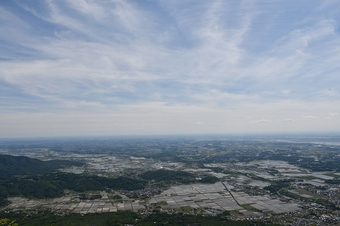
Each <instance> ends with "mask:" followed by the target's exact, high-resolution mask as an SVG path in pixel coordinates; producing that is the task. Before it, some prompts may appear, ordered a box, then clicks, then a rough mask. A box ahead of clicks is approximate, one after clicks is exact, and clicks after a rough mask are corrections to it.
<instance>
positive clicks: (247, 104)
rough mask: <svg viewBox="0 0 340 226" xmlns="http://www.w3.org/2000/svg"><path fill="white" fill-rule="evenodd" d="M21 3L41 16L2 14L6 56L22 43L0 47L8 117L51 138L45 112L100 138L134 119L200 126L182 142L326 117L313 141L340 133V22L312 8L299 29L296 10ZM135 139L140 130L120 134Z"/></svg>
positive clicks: (168, 126) (83, 1)
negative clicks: (132, 135)
mask: <svg viewBox="0 0 340 226" xmlns="http://www.w3.org/2000/svg"><path fill="white" fill-rule="evenodd" d="M15 2H16V3H17V4H19V6H20V7H21V9H25V10H26V13H30V14H31V15H30V16H31V17H32V18H31V20H27V19H26V18H25V14H19V15H17V14H15V13H12V12H11V8H5V7H1V6H0V12H1V13H0V17H1V18H2V19H3V21H5V22H4V23H1V24H0V28H1V29H2V31H5V32H2V33H1V35H0V38H1V40H0V41H1V42H4V43H5V42H6V43H5V44H3V45H1V46H6V45H7V42H8V41H11V43H12V44H11V45H12V46H11V47H10V48H9V49H8V50H7V49H6V52H5V51H4V50H5V48H4V47H1V46H0V48H3V51H2V52H3V53H4V54H3V59H6V60H1V61H0V86H2V87H5V88H6V93H5V96H2V97H0V101H1V110H0V112H1V113H2V114H3V115H2V116H4V117H5V118H6V117H7V119H8V120H10V119H12V120H17V119H18V118H20V117H21V116H24V115H25V112H26V113H27V117H28V118H30V117H31V118H30V120H33V121H37V124H36V126H37V127H39V126H40V127H41V128H43V127H44V126H43V124H39V117H40V116H41V115H40V114H42V115H43V114H45V116H44V117H52V118H53V120H54V121H53V122H56V121H58V120H59V118H60V119H61V120H62V121H63V122H65V125H62V126H61V127H63V126H64V127H65V128H70V127H72V126H70V127H69V126H67V125H66V122H69V118H70V119H74V118H76V116H75V115H79V117H84V120H85V119H88V120H89V121H90V122H92V123H95V122H98V126H94V127H93V126H92V127H93V128H96V130H97V131H98V133H99V131H100V128H101V126H103V127H105V126H104V124H105V123H104V119H105V120H107V121H110V122H112V124H115V125H117V126H120V127H124V125H123V124H122V123H121V122H126V121H128V119H129V120H131V121H132V122H134V123H135V124H134V125H135V127H138V131H148V129H150V131H151V130H152V131H154V132H155V133H159V132H160V131H162V128H164V129H165V131H168V132H176V131H177V130H176V128H175V126H176V125H177V126H178V124H181V125H189V126H187V127H186V126H181V127H180V129H178V131H177V132H179V133H180V131H181V130H183V131H187V132H188V133H189V132H195V131H196V130H197V128H198V126H197V125H200V126H199V128H200V130H199V131H198V132H205V131H206V132H212V133H213V132H214V131H217V132H228V129H229V130H230V131H236V132H242V131H280V130H287V129H290V130H292V131H294V130H298V131H302V130H305V129H306V125H305V124H306V123H305V122H306V120H301V115H302V116H303V118H305V119H318V120H309V125H308V126H310V128H309V127H308V126H307V127H308V128H307V129H308V130H307V129H306V130H307V131H309V130H310V129H314V130H323V131H324V130H327V129H329V130H335V129H336V128H340V127H336V126H337V125H339V124H338V123H339V122H338V121H339V117H336V116H337V113H331V114H329V115H328V118H331V119H333V120H332V122H333V124H327V123H328V122H326V120H325V117H326V115H327V113H325V112H339V111H340V109H339V106H340V103H339V101H338V100H339V98H340V93H339V92H337V90H339V89H340V85H339V84H340V81H339V76H338V71H339V69H340V66H339V64H338V62H340V52H339V49H340V47H339V46H340V41H339V40H340V39H339V34H338V32H337V25H338V23H339V21H338V19H337V17H332V16H320V15H328V14H327V13H326V12H328V11H327V10H328V7H324V8H323V9H320V8H318V7H319V6H320V4H315V5H313V4H312V5H311V6H310V7H311V8H317V9H318V10H319V11H317V10H316V12H314V11H313V12H314V13H316V14H315V15H313V16H309V15H296V19H295V17H291V15H289V13H290V12H288V11H285V7H283V6H284V5H285V4H290V3H285V2H275V3H270V4H262V3H261V4H259V3H256V2H254V1H231V2H230V1H229V2H228V1H155V2H149V4H152V7H153V8H149V6H148V5H147V4H145V3H143V2H137V1H118V0H117V1H90V0H80V1H71V0H63V1H44V2H42V3H41V4H40V3H39V4H40V5H39V7H37V5H35V4H33V3H32V4H28V3H27V2H25V1H15ZM299 7H300V6H299ZM155 9H156V10H155ZM269 12H270V13H269ZM311 12H312V11H311ZM280 16H283V21H285V20H292V21H293V22H294V23H282V22H281V21H282V20H278V18H281V17H280ZM263 18H272V19H271V20H264V19H263ZM275 18H276V19H277V20H275ZM281 19H282V18H281ZM36 28H39V29H36ZM39 32H41V33H39ZM257 45H258V46H257ZM0 50H1V49H0ZM9 53H10V54H9ZM16 56H19V57H16ZM0 88H1V87H0ZM84 112H86V113H84ZM5 113H6V114H13V118H11V117H10V115H6V114H5ZM57 113H58V114H60V116H58V115H57ZM101 114H102V118H103V119H96V117H99V118H101V116H100V115H101ZM314 115H315V116H314ZM250 116H251V117H252V118H251V119H249V120H244V119H245V118H248V117H250ZM298 116H299V117H300V118H299V117H298ZM316 116H317V117H316ZM68 117H69V118H68ZM124 117H125V118H126V119H124ZM138 118H140V119H141V121H140V123H139V122H138V120H137V119H138ZM153 119H154V121H153ZM282 119H283V120H282ZM25 120H26V118H25V117H23V119H22V120H19V121H21V122H22V124H23V125H25V122H24V121H25ZM251 120H253V121H251ZM76 121H77V122H78V123H82V120H81V119H79V120H76ZM176 121H178V122H179V123H176ZM221 121H223V123H221ZM292 121H294V123H291V124H290V126H291V128H286V127H284V126H283V123H275V122H292ZM300 121H304V123H305V124H303V122H300ZM328 121H329V120H328ZM2 122H4V121H2ZM203 122H204V123H203ZM200 123H201V124H200ZM322 123H324V124H322ZM10 124H11V123H7V125H10ZM26 124H27V128H28V127H29V125H30V122H26ZM52 124H53V123H52ZM11 125H12V126H13V128H17V126H19V124H18V125H15V123H12V124H11ZM70 125H74V123H70ZM87 125H90V124H87ZM147 125H150V126H149V127H148V126H147ZM194 125H196V126H194ZM274 125H275V126H277V127H275V126H274ZM280 125H281V127H280ZM55 126H56V125H55ZM191 126H192V127H191ZM56 127H58V126H56ZM11 128H12V127H11V126H8V127H7V129H11ZM140 128H143V129H140ZM56 130H58V128H57V129H56ZM130 130H131V131H137V130H136V128H134V126H133V124H132V123H131V125H130V124H127V126H126V128H124V129H122V130H121V132H122V133H128V131H130ZM4 131H5V130H4ZM13 131H15V129H13ZM103 131H104V130H103ZM105 131H106V132H108V131H109V129H106V130H105ZM13 133H14V132H13ZM74 133H76V131H74ZM103 133H104V132H103ZM150 133H151V132H150ZM3 134H5V132H3Z"/></svg>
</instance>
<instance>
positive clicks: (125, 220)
mask: <svg viewBox="0 0 340 226" xmlns="http://www.w3.org/2000/svg"><path fill="white" fill-rule="evenodd" d="M3 215H5V216H1V215H0V217H8V215H10V217H11V218H12V219H13V218H14V219H17V222H18V223H19V225H20V226H36V225H55V226H62V225H68V226H76V225H83V226H102V225H103V226H104V225H136V226H137V225H138V226H149V225H192V226H194V225H195V226H196V225H197V226H198V225H202V226H203V225H204V226H210V225H214V226H215V225H219V226H224V225H226V226H248V225H249V226H250V225H259V226H261V225H268V226H270V225H277V224H267V223H264V222H259V221H231V220H227V219H226V218H225V216H224V215H217V216H201V215H196V216H193V215H184V214H172V215H168V214H164V213H154V214H151V215H148V216H146V217H144V216H142V215H139V214H137V213H134V212H128V211H122V212H117V213H101V214H86V215H80V214H69V215H65V216H57V215H55V214H53V213H50V212H43V213H40V214H35V215H26V214H23V213H18V214H3ZM13 226H14V225H13Z"/></svg>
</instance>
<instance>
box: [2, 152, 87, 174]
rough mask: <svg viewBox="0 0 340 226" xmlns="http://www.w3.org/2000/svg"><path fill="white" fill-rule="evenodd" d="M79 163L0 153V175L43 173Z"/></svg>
mask: <svg viewBox="0 0 340 226" xmlns="http://www.w3.org/2000/svg"><path fill="white" fill-rule="evenodd" d="M79 164H80V163H77V162H71V161H65V160H52V161H41V160H38V159H32V158H29V157H25V156H11V155H0V176H2V177H6V176H14V175H32V174H43V173H48V172H53V171H55V170H57V169H59V168H61V167H63V166H69V165H79Z"/></svg>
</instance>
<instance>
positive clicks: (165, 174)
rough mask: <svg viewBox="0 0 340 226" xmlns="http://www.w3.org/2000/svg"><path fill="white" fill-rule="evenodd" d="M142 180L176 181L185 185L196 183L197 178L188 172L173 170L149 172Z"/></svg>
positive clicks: (142, 176) (144, 174) (143, 175)
mask: <svg viewBox="0 0 340 226" xmlns="http://www.w3.org/2000/svg"><path fill="white" fill-rule="evenodd" d="M141 178H143V179H145V180H149V181H150V180H155V181H158V182H159V181H176V182H179V183H183V184H188V183H191V182H194V181H195V180H196V179H195V176H194V175H193V174H191V173H188V172H183V171H171V170H164V169H160V170H154V171H148V172H145V173H143V174H142V175H141Z"/></svg>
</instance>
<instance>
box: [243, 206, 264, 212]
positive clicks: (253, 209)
mask: <svg viewBox="0 0 340 226" xmlns="http://www.w3.org/2000/svg"><path fill="white" fill-rule="evenodd" d="M241 206H242V207H243V208H244V209H246V210H250V211H254V212H262V211H261V210H259V209H256V208H255V207H253V206H251V205H250V204H243V205H241Z"/></svg>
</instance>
